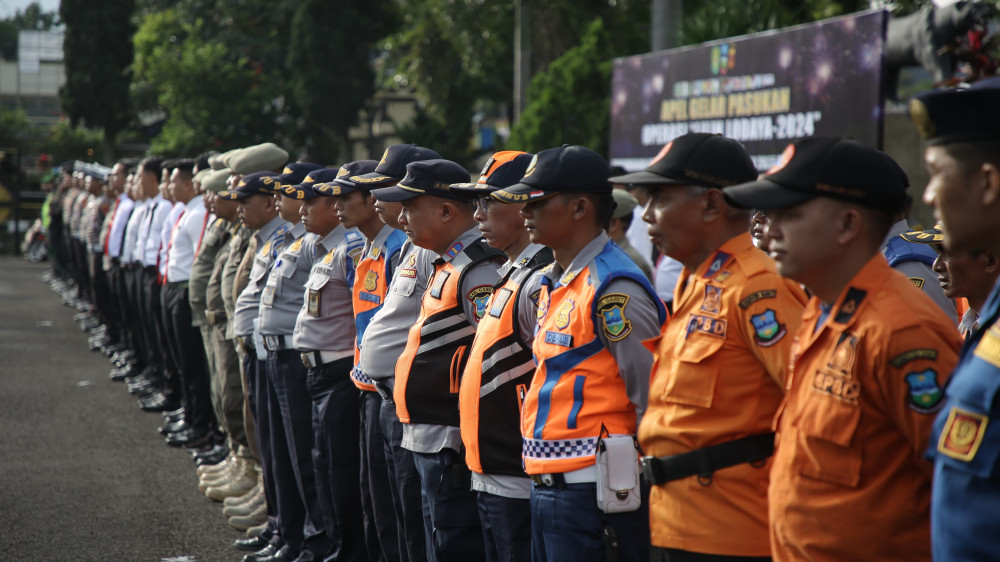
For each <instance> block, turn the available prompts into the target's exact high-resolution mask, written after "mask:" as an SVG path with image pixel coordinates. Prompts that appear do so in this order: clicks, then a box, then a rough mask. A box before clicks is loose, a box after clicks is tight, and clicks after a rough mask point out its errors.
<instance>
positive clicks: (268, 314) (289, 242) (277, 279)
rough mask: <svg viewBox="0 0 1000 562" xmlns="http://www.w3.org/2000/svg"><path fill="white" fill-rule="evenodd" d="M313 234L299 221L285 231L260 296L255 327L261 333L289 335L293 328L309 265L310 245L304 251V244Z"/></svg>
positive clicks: (310, 264) (299, 308) (310, 262)
mask: <svg viewBox="0 0 1000 562" xmlns="http://www.w3.org/2000/svg"><path fill="white" fill-rule="evenodd" d="M315 237H316V235H315V234H310V233H307V232H306V227H305V225H303V224H302V223H301V222H299V223H297V224H296V225H295V226H293V227H292V228H291V229H290V230H289V231H288V232H286V233H285V243H284V247H283V248H282V250H281V253H279V254H278V258H277V259H276V260H275V261H274V266H273V267H272V268H271V272H270V274H268V276H267V282H266V283H265V284H264V292H263V293H262V294H261V296H260V320H259V324H258V329H259V330H260V333H261V334H262V335H268V336H290V335H292V333H293V332H294V331H295V319H296V317H298V315H299V311H300V310H302V290H303V288H304V287H305V284H306V279H308V278H309V269H310V267H311V266H312V259H311V253H312V251H311V248H310V251H309V252H308V253H306V254H305V255H303V254H304V252H303V245H304V244H305V242H306V240H308V239H311V238H315ZM310 246H311V244H310ZM252 278H253V276H252V274H251V279H252Z"/></svg>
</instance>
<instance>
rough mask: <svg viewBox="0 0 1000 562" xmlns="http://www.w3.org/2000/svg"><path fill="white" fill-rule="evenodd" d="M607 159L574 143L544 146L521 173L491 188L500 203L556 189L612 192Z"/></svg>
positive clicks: (525, 199) (533, 197) (539, 196)
mask: <svg viewBox="0 0 1000 562" xmlns="http://www.w3.org/2000/svg"><path fill="white" fill-rule="evenodd" d="M607 180H608V163H607V162H605V161H604V158H601V155H600V154H598V153H596V152H594V151H593V150H590V149H589V148H584V147H582V146H577V145H568V144H565V145H563V146H560V147H558V148H547V149H545V150H543V151H541V152H539V153H538V154H536V155H535V157H534V158H532V160H531V163H530V164H529V165H528V169H527V171H525V173H524V177H522V178H521V181H520V182H519V183H516V184H514V185H512V186H510V187H507V188H505V189H500V190H497V191H494V192H493V198H494V199H496V200H497V201H500V202H502V203H526V202H528V201H537V200H539V199H544V198H546V197H551V196H552V195H555V194H557V193H597V194H606V195H611V184H609V183H608V181H607Z"/></svg>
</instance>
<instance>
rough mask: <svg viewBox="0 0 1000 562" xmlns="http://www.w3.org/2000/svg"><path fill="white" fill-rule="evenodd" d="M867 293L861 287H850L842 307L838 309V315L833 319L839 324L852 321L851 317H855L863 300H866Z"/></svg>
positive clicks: (841, 304)
mask: <svg viewBox="0 0 1000 562" xmlns="http://www.w3.org/2000/svg"><path fill="white" fill-rule="evenodd" d="M866 295H868V293H867V292H866V291H862V290H861V289H855V288H854V287H851V288H850V289H848V290H847V295H845V296H844V300H843V302H841V303H840V307H839V308H838V309H837V317H836V318H834V319H833V321H834V322H836V323H838V324H846V323H848V322H850V321H851V318H854V314H855V313H856V312H857V311H858V307H859V306H861V302H862V301H864V300H865V296H866Z"/></svg>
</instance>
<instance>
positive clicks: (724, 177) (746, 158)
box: [608, 133, 757, 189]
mask: <svg viewBox="0 0 1000 562" xmlns="http://www.w3.org/2000/svg"><path fill="white" fill-rule="evenodd" d="M755 179H757V169H756V168H755V167H754V165H753V160H751V159H750V155H749V154H747V151H746V149H745V148H743V145H742V144H740V143H739V142H737V141H735V140H733V139H731V138H728V137H724V136H722V135H713V134H709V133H688V134H686V135H681V136H679V137H677V138H675V139H674V140H672V141H670V142H668V143H667V144H666V145H665V146H664V147H663V148H662V149H661V150H660V153H659V154H657V155H656V158H653V161H652V162H651V163H650V164H649V166H647V167H646V170H645V171H644V172H635V173H631V174H625V175H623V176H616V177H613V178H610V179H608V181H609V182H611V183H621V184H629V185H674V184H682V185H700V186H703V187H717V188H720V189H721V188H724V187H729V186H731V185H737V184H740V183H746V182H748V181H754V180H755Z"/></svg>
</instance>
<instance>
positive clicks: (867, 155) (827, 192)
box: [723, 137, 909, 213]
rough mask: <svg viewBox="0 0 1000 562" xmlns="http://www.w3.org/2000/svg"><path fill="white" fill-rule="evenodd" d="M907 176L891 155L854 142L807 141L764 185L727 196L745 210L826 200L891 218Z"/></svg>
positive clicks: (788, 152) (900, 205)
mask: <svg viewBox="0 0 1000 562" xmlns="http://www.w3.org/2000/svg"><path fill="white" fill-rule="evenodd" d="M907 186H909V180H908V179H907V177H906V173H905V172H903V169H902V168H900V167H899V164H897V163H896V161H895V160H893V159H892V158H891V157H890V156H889V155H888V154H886V153H884V152H882V151H880V150H875V149H874V148H870V147H868V146H865V145H863V144H861V143H860V142H858V141H856V140H851V139H844V138H833V137H806V138H804V139H802V140H799V141H797V142H795V143H793V144H790V145H788V146H787V147H786V148H785V151H784V153H782V155H781V159H780V160H779V162H778V164H776V165H775V166H774V167H773V168H771V169H770V170H768V171H767V172H765V173H764V175H762V176H761V178H760V180H758V181H754V182H750V183H744V184H742V185H737V186H734V187H730V188H727V189H725V190H724V191H723V193H725V195H726V199H727V200H728V201H729V202H730V203H732V204H734V205H735V206H737V207H743V208H747V209H781V208H784V207H793V206H795V205H799V204H801V203H805V202H806V201H809V200H811V199H814V198H816V197H828V198H831V199H838V200H840V201H846V202H849V203H856V204H858V205H862V206H864V207H870V208H873V209H879V210H882V211H887V212H890V213H898V212H902V211H903V209H904V208H905V205H906V202H907V195H906V188H907Z"/></svg>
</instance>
